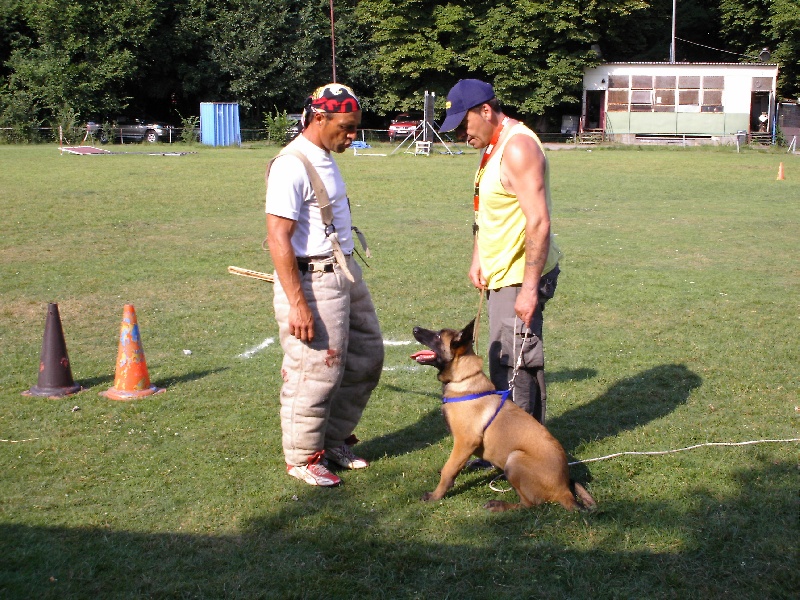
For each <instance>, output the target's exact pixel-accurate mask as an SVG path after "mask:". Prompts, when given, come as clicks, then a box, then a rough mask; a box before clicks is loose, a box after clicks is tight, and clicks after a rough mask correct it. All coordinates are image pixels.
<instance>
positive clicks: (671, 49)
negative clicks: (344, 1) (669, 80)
mask: <svg viewBox="0 0 800 600" xmlns="http://www.w3.org/2000/svg"><path fill="white" fill-rule="evenodd" d="M331 2H333V0H331ZM677 4H678V0H672V43H671V44H670V46H669V62H670V64H675V7H676V5H677ZM331 14H333V13H331Z"/></svg>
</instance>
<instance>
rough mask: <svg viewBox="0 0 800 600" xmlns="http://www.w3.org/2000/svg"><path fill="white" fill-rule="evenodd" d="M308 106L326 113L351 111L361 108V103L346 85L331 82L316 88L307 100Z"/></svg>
mask: <svg viewBox="0 0 800 600" xmlns="http://www.w3.org/2000/svg"><path fill="white" fill-rule="evenodd" d="M306 106H310V107H311V108H312V109H313V110H315V111H318V112H325V113H351V112H356V111H357V110H361V103H360V102H359V101H358V97H357V96H356V95H355V93H354V92H353V90H351V89H350V88H349V87H347V86H346V85H341V84H339V83H329V84H328V85H323V86H322V87H319V88H317V89H316V90H314V93H313V94H311V96H310V97H309V98H308V99H307V100H306Z"/></svg>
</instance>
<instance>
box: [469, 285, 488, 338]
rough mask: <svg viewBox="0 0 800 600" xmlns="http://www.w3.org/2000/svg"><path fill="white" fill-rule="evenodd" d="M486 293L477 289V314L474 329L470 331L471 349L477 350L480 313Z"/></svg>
mask: <svg viewBox="0 0 800 600" xmlns="http://www.w3.org/2000/svg"><path fill="white" fill-rule="evenodd" d="M485 294H486V291H485V290H483V289H481V288H478V314H477V316H476V317H475V327H473V329H472V347H473V348H475V349H477V348H478V331H479V329H480V325H481V312H483V297H484V295H485Z"/></svg>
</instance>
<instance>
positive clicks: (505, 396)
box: [442, 390, 511, 431]
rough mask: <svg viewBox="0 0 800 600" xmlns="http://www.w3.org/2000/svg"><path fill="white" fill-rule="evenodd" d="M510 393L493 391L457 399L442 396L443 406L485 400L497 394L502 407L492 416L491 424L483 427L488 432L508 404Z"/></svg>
mask: <svg viewBox="0 0 800 600" xmlns="http://www.w3.org/2000/svg"><path fill="white" fill-rule="evenodd" d="M510 393H511V390H492V391H490V392H481V393H480V394H469V395H468V396H456V397H455V398H447V397H445V396H442V404H451V403H454V402H467V401H469V400H477V399H478V398H483V397H485V396H491V395H492V394H497V395H498V396H500V405H499V406H498V407H497V410H496V411H494V414H493V415H492V418H491V419H489V422H488V423H486V425H484V426H483V431H486V430H487V429H489V425H491V424H492V423H493V422H494V420H495V418H496V417H497V415H499V414H500V411H501V410H502V408H503V405H504V404H505V403H506V400H508V395H509V394H510Z"/></svg>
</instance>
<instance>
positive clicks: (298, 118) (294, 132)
mask: <svg viewBox="0 0 800 600" xmlns="http://www.w3.org/2000/svg"><path fill="white" fill-rule="evenodd" d="M286 116H287V117H289V118H290V119H291V120H292V121H293V122H292V124H291V125H290V126H289V129H287V130H286V143H287V144H288V143H289V142H291V141H292V140H293V139H294V138H296V137H297V136H298V135H300V132H301V131H303V125H302V123H303V115H301V114H296V113H292V114H289V115H286Z"/></svg>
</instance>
